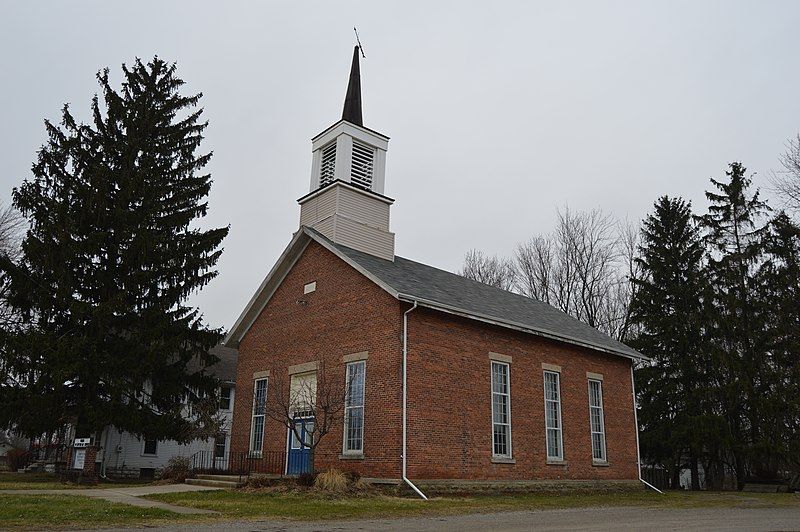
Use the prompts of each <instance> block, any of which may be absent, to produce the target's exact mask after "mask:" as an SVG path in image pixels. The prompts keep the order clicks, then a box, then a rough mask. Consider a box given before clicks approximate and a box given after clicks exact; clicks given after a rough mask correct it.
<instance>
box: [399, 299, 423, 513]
mask: <svg viewBox="0 0 800 532" xmlns="http://www.w3.org/2000/svg"><path fill="white" fill-rule="evenodd" d="M415 308H417V302H416V301H414V306H413V307H411V308H410V309H408V310H407V311H405V312H404V313H403V481H404V482H405V483H406V484H408V485H409V486H411V489H413V490H414V491H415V492H417V495H419V496H420V497H422V498H423V499H425V500H426V501H427V500H428V498H427V497H426V496H425V494H424V493H422V492H421V491H420V490H419V488H418V487H416V486H415V485H414V483H413V482H411V481H410V480H408V477H407V476H406V465H407V459H406V454H407V453H406V442H407V434H406V433H407V428H406V424H407V423H406V421H407V417H408V416H407V410H408V407H407V404H408V387H407V385H406V381H407V379H408V314H409V313H410V312H411V311H412V310H414V309H415Z"/></svg>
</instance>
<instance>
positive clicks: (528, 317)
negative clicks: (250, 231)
mask: <svg viewBox="0 0 800 532" xmlns="http://www.w3.org/2000/svg"><path fill="white" fill-rule="evenodd" d="M311 240H314V241H315V242H317V243H319V244H320V245H321V246H323V247H324V248H326V249H328V250H329V251H330V252H332V253H333V254H335V255H336V256H337V257H339V258H340V259H342V260H343V261H345V262H346V263H347V264H348V265H350V266H351V267H353V268H354V269H356V270H357V271H358V272H359V273H361V274H362V275H364V276H366V277H367V278H369V279H370V280H371V281H372V282H374V283H375V284H377V285H378V286H380V287H381V288H382V289H383V290H385V291H386V292H388V293H389V294H391V295H392V296H393V297H395V298H397V299H399V300H402V301H409V302H417V303H418V304H419V305H421V306H424V307H428V308H432V309H436V310H440V311H443V312H448V313H451V314H456V315H460V316H465V317H468V318H472V319H476V320H479V321H483V322H486V323H492V324H495V325H499V326H501V327H507V328H511V329H516V330H520V331H523V332H527V333H531V334H535V335H538V336H543V337H546V338H551V339H555V340H559V341H562V342H566V343H570V344H574V345H580V346H583V347H588V348H590V349H594V350H598V351H603V352H606V353H611V354H614V355H619V356H624V357H627V358H633V359H644V358H646V357H644V356H643V355H642V354H640V353H638V352H637V351H636V350H634V349H632V348H630V347H628V346H627V345H625V344H623V343H622V342H619V341H617V340H614V339H613V338H611V337H609V336H607V335H606V334H603V333H601V332H600V331H598V330H597V329H595V328H593V327H591V326H589V325H586V324H585V323H583V322H581V321H579V320H577V319H575V318H573V317H572V316H569V315H567V314H565V313H564V312H561V311H560V310H558V309H556V308H554V307H552V306H550V305H548V304H547V303H543V302H541V301H538V300H536V299H532V298H529V297H525V296H521V295H519V294H514V293H513V292H508V291H505V290H501V289H499V288H495V287H493V286H489V285H486V284H483V283H479V282H477V281H473V280H471V279H467V278H465V277H462V276H460V275H457V274H454V273H451V272H447V271H445V270H441V269H439V268H434V267H432V266H428V265H425V264H421V263H419V262H415V261H412V260H409V259H405V258H403V257H395V260H394V261H389V260H385V259H381V258H379V257H375V256H373V255H370V254H367V253H364V252H361V251H357V250H355V249H352V248H348V247H345V246H342V245H340V244H334V243H333V242H331V241H330V240H328V239H327V238H325V237H324V236H322V235H321V234H320V233H318V232H317V231H315V230H313V229H310V228H307V227H302V228H301V229H300V230H299V231H298V232H297V233H296V234H295V236H294V238H293V239H292V241H291V242H290V243H289V246H287V248H286V250H285V251H284V252H283V254H282V255H281V257H280V258H279V259H278V262H277V263H276V264H275V266H274V267H273V268H272V270H271V271H270V273H269V274H268V275H267V277H266V278H265V279H264V281H263V282H262V283H261V286H260V287H259V289H258V291H257V292H256V294H255V295H254V296H253V297H252V298H251V300H250V302H249V303H248V305H247V307H246V308H245V310H244V312H243V313H242V315H241V316H240V317H239V319H238V320H237V321H236V324H235V325H234V326H233V328H232V329H231V331H230V333H229V334H228V336H227V337H226V339H225V345H227V346H229V347H237V346H238V345H239V342H240V341H241V339H242V338H243V337H244V334H245V333H246V332H247V330H248V329H249V328H250V326H251V325H252V323H253V322H254V321H255V319H256V318H257V317H258V315H259V314H260V313H261V310H263V308H264V307H265V306H266V304H267V302H268V301H269V299H270V298H271V297H272V294H274V292H275V290H276V289H277V287H278V285H280V283H281V281H282V280H283V278H284V277H285V276H286V274H287V273H288V272H289V270H290V269H291V267H292V266H293V265H294V263H295V262H296V261H297V259H298V258H299V257H300V255H301V254H302V252H303V250H305V248H306V246H307V245H308V243H309V242H310V241H311Z"/></svg>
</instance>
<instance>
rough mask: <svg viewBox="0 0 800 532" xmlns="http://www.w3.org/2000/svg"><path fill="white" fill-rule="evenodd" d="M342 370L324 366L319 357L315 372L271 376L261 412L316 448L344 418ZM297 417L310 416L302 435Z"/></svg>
mask: <svg viewBox="0 0 800 532" xmlns="http://www.w3.org/2000/svg"><path fill="white" fill-rule="evenodd" d="M342 373H343V372H340V371H336V368H327V370H326V365H325V362H324V361H321V362H320V363H319V364H318V366H317V370H316V372H314V373H306V374H300V375H290V376H289V379H288V380H286V379H271V380H270V382H269V386H268V388H267V400H266V404H265V407H264V414H265V415H266V416H267V417H268V418H270V419H272V420H273V421H277V422H278V423H280V424H281V425H283V426H284V427H286V428H287V429H289V430H291V431H292V433H293V434H294V437H295V438H297V441H302V442H303V443H304V445H305V446H306V447H310V448H311V449H312V450H314V449H316V447H317V445H319V442H320V441H321V440H322V438H323V437H324V436H325V435H326V434H328V433H329V432H330V431H331V429H332V428H334V427H335V426H339V424H341V423H342V422H343V419H344V408H345V405H346V404H347V392H348V390H349V387H350V386H349V383H348V382H347V381H346V379H345V377H344V375H343V374H342ZM299 419H313V423H307V424H306V425H305V431H306V437H305V438H303V434H300V433H299V432H298V429H297V423H296V422H297V420H299Z"/></svg>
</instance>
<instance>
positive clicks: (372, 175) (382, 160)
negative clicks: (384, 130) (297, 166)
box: [297, 46, 394, 260]
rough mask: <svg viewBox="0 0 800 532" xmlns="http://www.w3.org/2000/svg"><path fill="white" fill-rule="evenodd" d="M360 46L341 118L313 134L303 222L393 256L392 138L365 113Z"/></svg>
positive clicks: (351, 243)
mask: <svg viewBox="0 0 800 532" xmlns="http://www.w3.org/2000/svg"><path fill="white" fill-rule="evenodd" d="M358 54H359V47H358V46H356V47H355V49H354V50H353V63H352V66H351V69H350V81H349V83H348V86H347V96H346V97H345V103H344V110H343V112H342V119H341V120H340V121H339V122H337V123H335V124H333V125H332V126H331V127H329V128H328V129H326V130H325V131H323V132H322V133H320V134H319V135H317V136H316V137H314V138H313V139H311V151H312V162H311V187H310V192H309V193H308V194H307V195H305V196H303V197H302V198H300V199H299V200H297V201H298V203H300V225H301V226H307V227H311V228H313V229H316V230H317V231H319V232H320V233H322V234H323V235H325V236H326V237H328V238H329V239H331V240H332V241H333V242H335V243H337V244H342V245H345V246H348V247H351V248H354V249H357V250H359V251H363V252H365V253H370V254H372V255H375V256H378V257H381V258H383V259H387V260H394V233H391V232H390V231H389V206H390V205H391V204H392V203H393V202H394V200H393V199H391V198H388V197H386V196H384V195H383V191H384V175H385V170H386V150H387V149H388V147H389V137H387V136H385V135H382V134H380V133H378V132H377V131H372V130H371V129H367V128H365V127H364V125H363V123H362V118H361V76H360V69H359V58H358Z"/></svg>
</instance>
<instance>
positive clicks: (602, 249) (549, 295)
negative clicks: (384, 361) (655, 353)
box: [461, 209, 639, 339]
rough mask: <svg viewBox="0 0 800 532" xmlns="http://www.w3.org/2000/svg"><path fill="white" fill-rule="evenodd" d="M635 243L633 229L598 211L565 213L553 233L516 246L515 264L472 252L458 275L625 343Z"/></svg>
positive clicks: (636, 233) (562, 212) (559, 216)
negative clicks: (543, 305) (546, 307)
mask: <svg viewBox="0 0 800 532" xmlns="http://www.w3.org/2000/svg"><path fill="white" fill-rule="evenodd" d="M638 238H639V231H638V228H637V227H635V226H632V225H630V224H620V223H618V222H617V221H616V220H615V219H614V218H613V217H612V216H610V215H608V214H604V213H603V212H602V211H600V210H597V209H595V210H592V211H587V212H578V213H575V212H572V211H570V210H569V209H564V210H563V211H560V212H559V213H558V219H557V223H556V227H555V229H554V230H553V232H552V233H550V234H545V235H536V236H534V237H532V238H531V239H530V240H529V241H528V242H525V243H522V244H519V245H517V247H516V250H515V253H514V259H513V261H512V260H508V259H504V258H501V257H487V256H485V255H483V254H482V253H481V252H480V251H476V250H473V251H470V252H469V253H467V256H466V258H465V262H464V268H463V270H462V272H461V274H462V275H464V276H465V277H469V278H471V279H476V280H479V281H481V282H484V283H487V284H491V285H493V286H498V287H500V288H503V289H506V290H511V289H513V290H514V291H516V292H518V293H520V294H522V295H525V296H528V297H531V298H535V299H538V300H540V301H544V302H545V303H549V304H550V305H553V306H554V307H556V308H558V309H559V310H561V311H563V312H565V313H567V314H569V315H571V316H574V317H575V318H577V319H579V320H581V321H583V322H584V323H587V324H589V325H591V326H592V327H595V328H597V329H599V330H601V331H603V332H605V333H607V334H609V335H610V336H612V337H614V338H618V339H624V338H625V337H626V336H627V334H628V332H629V329H630V325H629V319H628V318H629V315H628V309H629V306H630V301H631V297H632V295H633V294H632V286H631V283H630V278H631V277H632V276H633V275H635V273H636V268H637V265H636V262H635V260H634V258H635V256H636V250H637V245H638ZM509 270H513V271H509Z"/></svg>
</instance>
